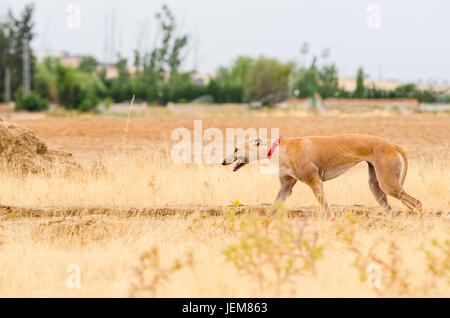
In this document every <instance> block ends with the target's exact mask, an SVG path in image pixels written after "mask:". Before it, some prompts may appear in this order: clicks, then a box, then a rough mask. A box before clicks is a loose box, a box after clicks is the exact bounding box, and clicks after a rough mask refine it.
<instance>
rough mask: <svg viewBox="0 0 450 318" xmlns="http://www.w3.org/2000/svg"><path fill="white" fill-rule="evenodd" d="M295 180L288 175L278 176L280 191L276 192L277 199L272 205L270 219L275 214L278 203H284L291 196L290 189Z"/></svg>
mask: <svg viewBox="0 0 450 318" xmlns="http://www.w3.org/2000/svg"><path fill="white" fill-rule="evenodd" d="M296 182H297V179H295V178H293V177H291V176H288V175H280V189H279V190H278V194H277V197H276V198H275V202H274V203H273V205H272V216H271V217H272V218H273V217H274V215H275V213H276V212H277V205H278V204H279V203H280V202H284V201H285V200H286V199H287V198H288V197H289V196H290V195H291V194H292V188H293V187H294V185H295V183H296Z"/></svg>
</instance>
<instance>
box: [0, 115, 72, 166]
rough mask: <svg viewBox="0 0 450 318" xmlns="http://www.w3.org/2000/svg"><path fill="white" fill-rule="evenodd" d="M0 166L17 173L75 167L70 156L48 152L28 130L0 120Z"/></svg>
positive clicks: (57, 152) (64, 153) (52, 151)
mask: <svg viewBox="0 0 450 318" xmlns="http://www.w3.org/2000/svg"><path fill="white" fill-rule="evenodd" d="M0 165H3V166H4V167H7V168H8V169H11V170H12V171H17V172H19V173H30V172H31V173H38V172H42V171H45V170H48V169H51V168H54V167H55V166H60V167H64V168H65V167H72V168H73V167H75V166H77V164H76V163H75V162H74V161H73V159H72V154H70V153H66V152H62V151H56V150H49V149H48V148H47V145H46V144H45V143H44V142H43V141H41V140H40V139H39V138H38V137H36V135H35V134H34V133H33V132H32V131H31V130H29V129H27V128H25V127H23V126H20V125H17V124H14V123H10V122H7V121H5V120H3V119H1V118H0Z"/></svg>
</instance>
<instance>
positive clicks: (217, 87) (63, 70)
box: [0, 5, 438, 111]
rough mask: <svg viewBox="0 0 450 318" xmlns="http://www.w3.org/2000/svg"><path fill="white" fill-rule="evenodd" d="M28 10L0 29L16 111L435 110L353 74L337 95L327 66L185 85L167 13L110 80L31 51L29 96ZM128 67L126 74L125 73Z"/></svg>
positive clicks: (185, 39) (282, 66)
mask: <svg viewBox="0 0 450 318" xmlns="http://www.w3.org/2000/svg"><path fill="white" fill-rule="evenodd" d="M33 12H34V7H33V5H27V6H26V7H25V9H24V10H23V12H22V14H21V15H20V17H18V18H16V17H14V15H13V14H12V12H11V11H10V12H9V14H8V17H7V19H6V21H3V22H1V23H0V52H1V53H0V70H1V73H2V74H1V76H2V78H3V79H5V80H0V100H2V101H7V100H8V99H10V98H14V101H15V107H16V109H26V110H31V111H39V110H45V109H46V108H47V107H48V104H49V103H55V104H59V105H62V106H63V107H64V108H66V109H74V110H79V111H92V110H95V109H96V107H97V106H98V105H99V104H100V103H104V104H106V105H108V104H110V103H115V102H123V101H128V100H129V99H130V98H131V96H133V95H135V96H136V99H137V100H138V101H145V102H147V103H149V104H151V105H166V104H167V103H168V102H175V103H186V102H197V103H248V102H254V101H258V102H260V103H261V104H268V105H271V104H274V103H277V102H279V101H282V100H284V99H286V98H289V97H299V98H309V97H311V96H313V95H314V94H316V93H318V94H319V95H320V96H321V97H322V98H328V97H335V98H417V99H418V100H419V101H423V102H435V101H437V100H438V95H437V94H436V93H435V92H433V91H431V90H425V91H423V90H419V89H418V88H417V87H416V86H415V84H406V85H402V86H399V87H397V88H396V89H394V90H380V89H377V88H376V87H366V86H364V78H365V77H366V75H365V74H364V71H363V69H362V68H360V69H359V70H358V73H357V80H356V83H357V85H356V89H355V90H354V91H353V92H349V91H345V90H344V89H342V88H340V87H339V85H338V84H339V82H338V70H337V68H336V66H335V65H334V64H333V63H329V64H323V65H321V66H318V63H317V58H314V59H313V61H312V63H311V65H298V64H297V63H295V62H293V61H288V62H282V61H279V60H277V59H275V58H268V57H258V58H252V57H248V56H240V57H238V58H236V59H235V60H234V61H233V63H232V64H231V65H230V66H227V67H220V68H219V69H218V70H217V72H216V74H214V76H213V77H211V78H210V80H209V83H207V84H204V83H197V82H195V81H193V80H192V77H193V75H194V73H195V72H194V71H183V69H185V67H184V66H185V65H184V64H185V63H184V62H185V55H186V49H187V45H188V44H189V40H190V38H189V36H188V35H187V34H184V33H183V32H180V30H179V29H178V25H177V22H176V20H175V17H174V15H173V14H172V12H171V10H170V9H169V7H167V6H166V5H164V6H162V8H161V10H160V11H159V12H157V13H156V15H155V19H156V21H157V22H158V25H159V30H161V31H160V36H159V37H158V38H159V39H160V40H159V43H157V44H156V45H155V47H154V48H153V49H152V50H151V51H149V52H145V53H142V52H139V51H138V50H135V51H134V57H133V61H128V60H127V59H126V58H124V57H122V56H120V55H118V56H117V61H116V63H115V65H114V66H115V69H116V71H117V76H116V77H114V78H109V77H107V73H106V68H105V67H103V66H102V65H101V64H100V63H99V62H98V61H97V60H96V59H95V58H94V57H90V56H89V57H85V58H83V59H82V61H81V63H80V64H79V66H78V67H77V68H72V67H67V66H63V65H62V64H61V61H60V60H59V59H58V58H53V57H47V58H45V59H44V60H43V61H42V62H41V63H36V60H35V58H34V57H33V54H32V50H31V47H28V49H29V51H30V59H29V69H30V73H31V78H32V80H31V91H25V90H24V89H23V85H24V76H25V75H24V74H25V73H26V72H24V69H23V67H24V62H23V57H24V48H26V47H25V45H27V43H28V44H29V43H30V42H31V41H32V40H33V38H34V36H35V34H34V31H33V29H34V24H33ZM130 64H131V65H133V70H134V71H133V72H130V68H129V65H130Z"/></svg>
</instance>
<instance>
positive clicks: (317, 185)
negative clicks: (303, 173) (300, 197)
mask: <svg viewBox="0 0 450 318" xmlns="http://www.w3.org/2000/svg"><path fill="white" fill-rule="evenodd" d="M308 185H309V186H310V187H311V189H312V191H313V192H314V195H315V196H316V198H317V201H319V203H320V207H321V214H323V212H326V213H327V214H328V215H329V216H330V217H331V218H332V219H334V218H335V215H334V212H333V211H332V210H331V208H330V206H329V205H328V201H327V198H326V197H325V191H324V190H323V183H322V181H320V180H319V179H318V178H317V179H315V180H314V181H313V182H311V183H310V184H308Z"/></svg>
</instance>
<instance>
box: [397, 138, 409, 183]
mask: <svg viewBox="0 0 450 318" xmlns="http://www.w3.org/2000/svg"><path fill="white" fill-rule="evenodd" d="M394 147H395V149H396V150H397V151H398V153H399V154H400V155H401V156H402V158H403V162H404V163H405V167H404V171H403V176H401V178H402V181H401V182H400V184H401V185H402V186H403V183H404V182H405V177H406V172H408V158H407V157H406V153H405V152H404V151H403V149H402V148H400V146H398V145H395V144H394Z"/></svg>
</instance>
